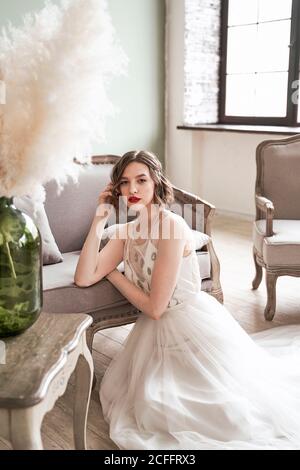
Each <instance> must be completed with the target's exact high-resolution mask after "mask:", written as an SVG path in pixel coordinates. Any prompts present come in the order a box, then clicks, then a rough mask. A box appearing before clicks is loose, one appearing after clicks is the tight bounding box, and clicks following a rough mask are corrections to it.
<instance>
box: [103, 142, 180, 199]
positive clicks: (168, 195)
mask: <svg viewBox="0 0 300 470" xmlns="http://www.w3.org/2000/svg"><path fill="white" fill-rule="evenodd" d="M133 162H137V163H143V164H144V165H146V166H147V167H148V168H149V173H150V176H151V178H152V180H153V181H154V195H153V202H154V204H159V205H162V204H170V203H172V202H173V201H174V194H173V187H172V184H171V183H170V181H169V180H168V179H167V178H166V177H165V175H164V174H163V169H162V165H161V163H160V161H159V160H158V158H157V156H156V155H155V154H154V153H152V152H149V151H146V150H134V151H131V152H127V153H125V154H124V155H123V156H122V157H121V158H120V160H119V161H118V162H117V163H116V164H115V166H114V167H113V169H112V172H111V181H112V183H113V189H112V193H113V196H114V197H113V204H114V206H115V207H116V208H118V206H119V197H118V196H119V195H120V194H121V191H120V182H121V181H120V180H121V177H122V175H123V173H124V171H125V168H126V167H127V166H128V165H129V164H130V163H133Z"/></svg>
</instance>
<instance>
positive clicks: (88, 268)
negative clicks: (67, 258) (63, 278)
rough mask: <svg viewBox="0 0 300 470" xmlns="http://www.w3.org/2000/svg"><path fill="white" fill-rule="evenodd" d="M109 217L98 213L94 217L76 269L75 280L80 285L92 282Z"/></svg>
mask: <svg viewBox="0 0 300 470" xmlns="http://www.w3.org/2000/svg"><path fill="white" fill-rule="evenodd" d="M107 219H108V216H106V217H105V216H97V215H96V216H95V217H94V219H93V222H92V225H91V228H90V231H89V234H88V236H87V238H86V240H85V242H84V245H83V248H82V250H81V253H80V257H79V261H78V264H77V267H76V271H75V276H74V281H75V284H76V285H77V286H79V287H87V286H88V285H90V284H91V280H92V277H93V275H94V273H95V271H96V267H97V255H98V252H99V247H100V242H101V238H102V234H103V230H104V227H105V224H106V222H107Z"/></svg>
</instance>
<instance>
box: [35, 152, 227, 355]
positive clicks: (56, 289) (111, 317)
mask: <svg viewBox="0 0 300 470" xmlns="http://www.w3.org/2000/svg"><path fill="white" fill-rule="evenodd" d="M119 158H120V157H118V156H116V155H102V156H97V157H93V159H92V162H93V165H92V166H90V165H86V166H85V165H83V167H82V171H81V172H80V176H79V180H78V183H74V182H73V181H70V182H68V183H67V184H66V185H65V186H64V188H63V190H62V191H61V192H60V193H58V186H57V184H56V183H55V182H54V181H51V182H49V183H48V184H47V185H46V187H45V190H46V200H45V210H46V214H47V217H48V221H49V225H50V227H51V231H52V234H53V236H54V238H55V241H56V243H57V246H58V248H59V250H60V252H61V253H62V255H63V261H62V262H60V263H56V264H49V265H45V266H44V267H43V289H44V297H43V308H44V311H46V312H53V313H65V314H68V313H87V314H89V315H91V316H92V318H93V323H92V325H91V327H90V328H89V330H88V334H87V342H88V346H89V348H90V349H92V343H93V338H94V335H95V333H96V332H97V331H99V330H101V329H104V328H110V327H115V326H121V325H124V324H127V323H132V322H134V321H135V320H136V319H137V318H138V316H139V314H140V312H139V311H138V310H137V309H136V308H135V307H134V306H133V305H131V304H130V303H129V302H128V301H127V300H126V299H125V298H124V297H123V296H122V295H121V294H120V292H119V291H118V290H117V289H116V288H115V287H114V286H113V285H112V284H111V283H110V282H109V281H108V280H106V279H103V280H101V281H100V282H98V283H97V284H94V285H93V286H90V287H87V288H80V287H77V286H76V285H75V284H74V272H75V269H76V265H77V261H78V257H79V254H80V250H81V248H82V246H83V243H84V241H85V238H86V236H87V234H88V231H89V228H90V225H91V222H92V219H93V217H94V214H95V210H96V207H97V201H98V197H99V194H100V192H101V191H102V190H103V189H104V187H105V186H106V185H107V183H108V182H109V180H110V173H111V170H112V167H113V165H114V164H115V163H116V162H117V160H118V159H119ZM174 195H175V202H174V204H172V206H171V207H170V210H172V211H173V212H177V213H180V209H181V208H182V207H183V205H184V204H185V205H187V206H186V207H188V208H189V209H190V217H189V219H190V223H189V224H190V226H191V228H192V229H197V230H195V232H194V233H195V234H196V235H197V233H196V232H199V231H200V232H203V233H206V234H208V235H211V221H212V218H213V214H214V207H213V206H212V205H211V204H209V203H207V202H205V201H203V200H201V199H200V198H198V197H197V196H195V195H193V194H190V193H187V192H186V191H183V190H181V189H179V188H176V187H174ZM199 207H200V208H202V219H201V220H200V221H199V217H198V218H197V217H196V215H197V213H196V211H197V210H199ZM113 222H115V221H114V220H110V219H109V220H108V225H110V224H112V223H113ZM117 222H118V223H121V221H120V220H119V219H118V220H117ZM196 252H197V257H198V262H199V269H200V274H201V278H202V289H203V290H204V291H206V292H208V293H209V294H211V295H213V296H214V297H216V298H217V299H218V300H219V301H220V302H222V301H223V293H222V288H221V284H220V266H219V261H218V258H217V255H216V253H215V250H214V246H213V241H212V240H211V239H210V241H209V243H208V244H207V245H206V246H204V247H201V248H200V249H198V250H196ZM118 269H120V270H121V271H122V270H123V266H122V264H121V265H120V266H118Z"/></svg>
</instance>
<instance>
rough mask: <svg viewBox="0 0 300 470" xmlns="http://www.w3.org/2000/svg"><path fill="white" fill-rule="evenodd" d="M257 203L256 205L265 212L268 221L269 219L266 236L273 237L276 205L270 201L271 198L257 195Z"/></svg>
mask: <svg viewBox="0 0 300 470" xmlns="http://www.w3.org/2000/svg"><path fill="white" fill-rule="evenodd" d="M255 203H256V207H257V208H258V209H260V210H261V211H263V212H265V214H266V221H267V226H266V234H265V236H266V237H272V235H274V232H273V217H274V205H273V202H272V201H270V199H267V198H266V197H263V196H259V195H256V196H255Z"/></svg>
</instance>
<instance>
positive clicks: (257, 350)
mask: <svg viewBox="0 0 300 470" xmlns="http://www.w3.org/2000/svg"><path fill="white" fill-rule="evenodd" d="M118 196H122V197H123V199H124V200H125V201H126V202H127V205H128V209H130V210H131V209H132V208H135V209H137V212H138V217H137V218H136V220H134V221H133V222H129V223H128V224H124V225H123V226H121V227H120V228H119V230H118V231H117V234H116V237H113V239H111V240H110V241H109V243H108V244H107V245H106V246H105V247H104V248H103V250H102V251H101V252H100V253H98V251H99V244H100V240H101V237H102V234H103V228H104V226H105V223H106V221H107V218H108V216H109V213H110V211H109V209H108V206H105V204H106V203H107V202H109V201H111V200H112V201H114V204H115V205H117V199H116V197H118ZM171 200H172V187H171V184H170V183H169V181H168V180H167V179H166V178H165V176H164V175H163V174H162V169H161V164H160V162H159V161H158V160H157V158H156V157H155V156H154V155H153V154H151V153H149V152H129V153H127V154H125V155H124V156H123V157H122V158H121V159H120V161H119V162H118V163H117V164H116V165H115V167H114V169H113V172H112V182H111V184H110V185H109V186H108V187H107V188H106V189H105V190H104V191H103V192H102V194H101V195H100V198H99V202H100V205H99V208H100V211H99V213H98V215H96V217H95V220H94V221H93V224H92V227H91V230H90V233H89V235H88V237H87V240H86V242H85V244H84V247H83V250H82V253H81V256H80V259H79V263H78V266H77V270H76V274H75V282H76V283H77V284H78V285H80V286H88V285H91V284H94V283H96V282H98V281H100V280H101V279H102V278H103V277H105V276H106V278H107V279H108V280H109V281H110V282H111V283H112V284H113V285H114V286H115V287H116V288H117V289H118V290H119V291H120V292H121V293H122V294H123V295H124V296H125V297H126V298H127V299H128V300H129V302H131V303H132V304H133V305H135V306H136V307H137V308H138V309H139V310H140V311H141V312H142V314H141V316H140V317H139V319H138V320H137V322H136V324H135V325H134V328H133V329H132V331H131V333H130V334H129V335H128V337H127V340H126V342H125V344H124V349H123V350H122V351H121V352H120V353H119V354H117V356H116V357H115V358H114V359H113V360H112V362H111V364H110V366H109V367H108V369H107V371H106V373H105V376H104V378H103V381H102V384H101V388H100V400H101V404H102V409H103V414H104V417H105V419H106V421H107V422H108V423H109V424H110V436H111V439H112V440H114V441H115V442H116V444H117V445H118V446H119V447H120V448H121V449H299V448H300V369H299V358H300V350H299V345H300V327H298V326H296V325H294V326H289V327H280V328H275V329H271V330H268V331H264V332H261V333H257V334H255V335H252V336H251V337H250V336H249V335H247V334H246V333H245V331H244V330H243V329H242V328H241V327H240V326H239V324H238V323H237V322H236V321H235V320H234V319H233V317H232V316H231V315H230V314H229V313H228V311H227V310H226V309H225V308H224V307H223V306H222V305H220V304H219V303H218V302H217V301H216V300H215V299H214V298H213V297H211V296H209V295H208V294H206V293H205V292H201V280H200V275H199V269H198V264H197V259H196V254H195V251H194V249H193V246H192V241H191V231H190V229H189V227H188V226H187V224H186V223H185V221H184V220H183V218H182V217H180V216H177V215H174V214H173V213H171V212H170V211H168V210H167V209H166V208H165V205H166V203H168V202H171ZM153 205H155V206H154V207H155V210H151V209H153ZM104 208H105V209H106V210H104ZM166 227H167V229H166ZM166 233H167V236H165V235H166ZM178 233H179V234H180V236H178ZM123 259H124V262H125V276H124V275H123V274H122V273H120V272H119V271H118V270H117V269H116V267H117V266H118V264H119V263H120V262H121V261H122V260H123Z"/></svg>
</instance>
